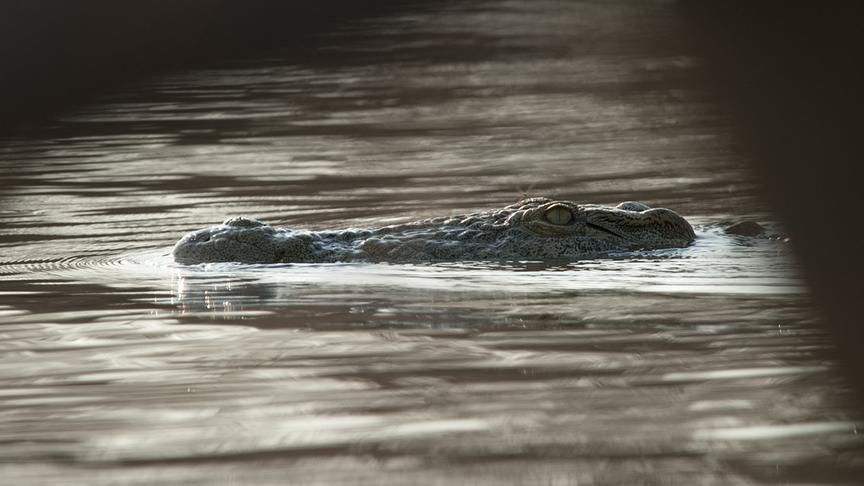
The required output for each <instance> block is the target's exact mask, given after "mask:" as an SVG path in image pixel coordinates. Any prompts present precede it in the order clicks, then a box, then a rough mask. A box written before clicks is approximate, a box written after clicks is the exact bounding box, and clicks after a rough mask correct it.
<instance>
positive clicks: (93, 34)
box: [0, 0, 404, 134]
mask: <svg viewBox="0 0 864 486" xmlns="http://www.w3.org/2000/svg"><path fill="white" fill-rule="evenodd" d="M391 3H399V2H390V1H389V0H376V1H374V2H351V1H347V0H319V1H316V2H285V1H277V0H250V1H244V2H235V1H229V0H183V1H172V0H152V1H114V0H75V1H69V0H39V1H31V0H4V1H3V2H0V63H2V68H0V134H4V133H10V132H13V131H16V130H17V129H19V128H20V127H22V126H25V125H27V124H28V123H31V122H32V121H35V120H38V119H40V118H42V117H44V116H45V115H48V114H52V113H56V112H58V111H60V110H62V109H64V108H65V107H67V106H71V105H74V104H76V103H80V102H81V101H82V100H85V99H87V97H89V96H91V95H94V94H97V93H99V92H100V91H104V90H105V89H106V88H109V87H111V86H114V85H117V84H119V83H123V82H125V81H128V80H132V79H135V78H138V77H141V76H142V75H146V74H148V73H151V72H155V71H158V70H163V69H170V68H172V67H180V66H183V67H188V66H193V65H196V64H200V63H202V62H206V61H208V60H212V59H219V58H224V57H226V56H231V55H237V54H239V53H242V52H244V51H249V50H255V49H258V48H261V49H266V48H267V47H268V46H271V47H272V46H274V45H281V44H285V43H290V42H292V41H293V42H302V40H303V36H304V35H308V34H310V33H312V32H316V31H319V30H323V29H324V28H325V27H326V26H327V25H328V24H329V23H331V22H334V21H335V20H338V19H340V18H345V17H351V16H358V15H362V14H364V13H370V12H374V11H375V10H376V9H381V8H385V7H386V6H387V5H388V4H391ZM402 3H404V2H402Z"/></svg>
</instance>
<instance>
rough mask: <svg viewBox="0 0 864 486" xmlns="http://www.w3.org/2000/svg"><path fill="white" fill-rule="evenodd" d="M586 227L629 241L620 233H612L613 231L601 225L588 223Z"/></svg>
mask: <svg viewBox="0 0 864 486" xmlns="http://www.w3.org/2000/svg"><path fill="white" fill-rule="evenodd" d="M585 225H586V226H588V227H589V228H594V229H596V230H599V231H602V232H604V233H608V234H610V235H612V236H617V237H618V238H621V239H624V240H626V239H627V238H625V237H624V235H622V234H620V233H617V232H615V231H612V230H610V229H609V228H604V227H603V226H600V225H599V224H595V223H589V222H586V223H585Z"/></svg>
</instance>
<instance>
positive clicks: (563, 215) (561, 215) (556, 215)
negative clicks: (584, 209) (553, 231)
mask: <svg viewBox="0 0 864 486" xmlns="http://www.w3.org/2000/svg"><path fill="white" fill-rule="evenodd" d="M571 219H573V213H571V212H570V210H569V209H566V208H562V207H560V206H558V207H554V208H551V209H549V210H548V211H546V221H549V222H550V223H552V224H560V225H564V224H567V223H569V222H570V220H571Z"/></svg>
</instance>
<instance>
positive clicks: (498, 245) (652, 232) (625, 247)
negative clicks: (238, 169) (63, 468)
mask: <svg viewBox="0 0 864 486" xmlns="http://www.w3.org/2000/svg"><path fill="white" fill-rule="evenodd" d="M694 238H695V235H694V233H693V228H692V227H691V226H690V224H689V223H688V222H687V221H686V220H685V219H684V218H682V217H681V216H679V215H678V214H676V213H675V212H674V211H671V210H669V209H663V208H657V209H651V208H649V207H648V206H646V205H644V204H642V203H638V202H632V201H628V202H623V203H621V204H619V205H618V206H616V207H608V206H599V205H593V204H576V203H574V202H571V201H554V200H552V199H547V198H540V197H537V198H530V199H523V200H521V201H519V202H518V203H516V204H512V205H510V206H506V207H504V208H502V209H498V210H494V211H486V212H480V213H474V214H466V215H460V216H449V217H443V218H433V219H426V220H422V221H416V222H411V223H405V224H397V225H392V226H385V227H382V228H378V229H346V230H341V231H302V230H291V229H281V228H273V227H272V226H270V225H267V224H264V223H262V222H260V221H257V220H254V219H249V218H242V217H240V218H232V219H229V220H227V221H225V223H223V224H222V225H220V226H213V227H211V228H206V229H202V230H198V231H194V232H192V233H189V234H187V235H186V236H184V237H183V238H182V239H181V240H180V241H179V242H177V244H176V245H175V246H174V259H175V261H177V262H178V263H184V264H196V263H206V262H241V263H291V262H298V263H301V262H305V263H312V262H322V263H323V262H346V261H368V262H434V261H455V260H463V261H469V260H474V261H477V260H499V261H514V260H578V259H582V258H594V257H602V256H608V255H609V254H610V253H616V252H624V251H633V250H653V249H659V248H680V247H685V246H687V245H689V244H690V243H692V242H693V239H694Z"/></svg>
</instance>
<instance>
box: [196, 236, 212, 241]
mask: <svg viewBox="0 0 864 486" xmlns="http://www.w3.org/2000/svg"><path fill="white" fill-rule="evenodd" d="M198 241H202V242H203V241H210V235H201V236H199V237H198Z"/></svg>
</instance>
